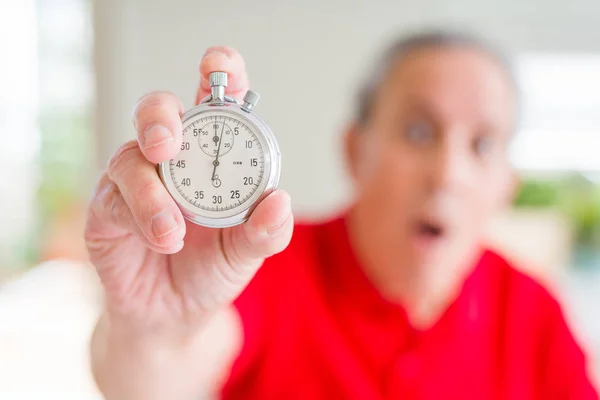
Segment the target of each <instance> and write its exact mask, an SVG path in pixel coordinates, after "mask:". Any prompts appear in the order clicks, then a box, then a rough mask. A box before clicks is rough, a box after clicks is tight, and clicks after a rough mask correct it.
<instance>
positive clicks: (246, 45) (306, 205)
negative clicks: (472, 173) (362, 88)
mask: <svg viewBox="0 0 600 400" xmlns="http://www.w3.org/2000/svg"><path fill="white" fill-rule="evenodd" d="M599 18H600V2H598V1H594V0H589V1H588V0H571V1H569V2H566V1H554V0H552V1H549V0H529V1H527V2H523V1H516V0H514V1H502V2H500V1H490V0H461V1H452V2H450V1H442V0H420V1H418V2H417V1H408V0H402V1H394V2H391V1H379V2H374V1H372V0H354V1H352V2H348V1H342V0H331V1H327V2H324V1H320V0H319V1H318V0H304V1H302V2H300V1H298V2H275V1H267V0H254V1H251V2H248V1H237V0H230V1H226V2H221V1H211V2H209V1H193V0H178V1H160V0H146V1H142V0H125V1H123V0H119V1H118V0H97V1H95V2H94V1H91V0H52V1H51V0H47V1H44V0H19V1H10V0H0V54H2V60H1V62H0V140H1V142H0V285H1V282H2V281H5V282H8V281H10V280H11V278H13V277H15V276H18V275H19V274H20V273H21V272H22V271H25V270H28V269H31V268H35V266H36V265H38V264H40V263H41V262H43V261H47V260H53V259H68V260H73V261H82V260H83V261H85V259H86V254H85V249H84V246H83V241H82V238H81V232H82V229H83V223H84V217H83V212H84V209H85V205H86V202H87V200H88V198H89V197H90V194H91V191H92V190H93V185H94V182H95V180H96V179H97V177H98V174H99V173H100V171H101V170H102V169H103V168H104V166H105V165H106V162H107V160H108V158H109V157H110V155H111V154H112V153H113V152H114V151H115V150H116V148H117V147H118V146H119V145H120V144H122V143H123V142H124V141H126V140H129V139H132V138H134V137H135V136H134V130H133V127H132V125H131V111H132V109H133V106H134V104H135V102H136V101H137V99H138V98H139V97H140V96H141V95H143V94H144V93H146V92H148V91H151V90H168V91H171V92H173V93H175V94H176V95H178V96H179V97H180V98H181V99H182V100H183V102H184V105H185V106H186V107H190V106H192V105H193V100H194V96H195V89H196V85H197V84H198V69H197V66H198V61H199V60H200V57H201V56H202V54H203V53H204V51H205V49H206V48H207V47H209V46H212V45H221V44H225V45H229V46H232V47H234V48H237V49H238V50H239V51H240V52H241V53H242V55H243V56H244V57H245V59H246V63H247V67H248V71H249V76H250V81H251V86H252V88H253V89H254V90H256V91H258V92H259V93H260V94H261V96H262V97H261V101H260V104H259V105H258V112H259V113H260V115H261V116H263V118H264V119H265V120H266V121H267V122H268V123H269V125H270V126H271V127H272V129H273V131H274V132H275V134H276V135H277V137H278V140H279V142H280V145H281V149H282V154H283V175H282V184H281V186H282V187H283V188H284V189H286V190H287V191H289V192H290V194H291V196H292V198H293V203H294V208H295V211H296V213H297V215H298V216H299V217H300V218H304V219H313V218H318V217H321V216H324V215H328V214H330V213H332V212H335V211H336V210H338V209H339V208H340V207H341V206H342V205H344V204H345V202H347V201H348V198H349V195H350V192H349V190H350V188H349V182H348V180H347V178H346V176H345V171H344V166H343V162H342V158H341V151H340V150H341V146H340V145H341V143H340V140H339V138H340V137H339V135H340V133H341V131H342V130H343V128H344V126H345V124H346V123H347V122H348V120H349V118H350V116H351V115H352V112H353V110H354V104H355V98H356V97H355V96H356V90H357V86H358V82H359V80H361V79H363V77H364V74H365V72H366V71H367V68H368V67H369V65H370V64H371V62H372V60H373V57H374V56H375V55H376V54H378V53H379V51H380V50H381V49H382V48H383V47H384V46H385V45H386V43H388V42H389V41H390V40H391V39H393V38H394V37H395V36H397V35H400V34H402V33H403V32H410V31H414V30H418V29H427V28H439V27H441V28H459V29H461V30H468V31H471V32H474V33H477V34H480V35H482V36H483V37H484V38H487V39H489V40H490V41H492V42H493V43H495V44H497V45H498V46H499V47H500V48H503V49H505V50H506V51H507V52H508V53H509V54H510V55H512V56H513V61H514V67H515V71H516V73H517V77H518V80H519V83H520V85H521V89H522V95H523V104H522V119H521V124H520V126H519V132H518V136H517V139H516V141H515V143H514V146H513V148H512V158H513V161H514V164H515V166H516V167H517V168H518V171H519V174H520V176H521V179H522V184H521V189H520V191H519V194H518V196H517V198H516V199H515V202H514V205H513V207H512V209H511V210H508V211H507V212H506V213H505V214H503V215H500V216H499V217H498V219H497V221H495V222H494V224H492V226H490V233H489V235H490V241H491V243H492V244H493V245H494V246H497V247H499V248H501V249H502V250H503V251H504V252H505V253H506V254H508V255H509V257H512V258H514V259H515V260H518V261H519V263H520V265H522V266H523V268H525V269H527V271H528V272H529V273H531V274H532V275H534V276H536V277H537V278H538V279H541V280H543V281H544V282H546V284H547V285H548V286H549V287H550V288H551V289H552V290H553V291H555V293H556V294H557V296H559V298H560V299H561V300H562V303H563V306H564V308H565V311H566V313H567V316H568V317H569V319H570V320H571V321H572V324H573V325H574V329H575V331H576V333H577V334H578V335H579V336H580V338H581V340H582V341H583V342H584V343H585V346H586V348H587V349H588V353H589V354H590V357H591V359H592V360H593V361H594V362H595V363H596V365H598V366H600V312H599V311H598V309H599V305H600V290H599V289H600V112H599V105H600V27H599V26H598V21H599ZM307 160H310V162H307ZM1 288H2V286H0V291H1ZM0 349H1V346H0ZM0 357H1V355H0ZM598 370H600V368H598ZM1 380H2V372H1V370H0V381H1Z"/></svg>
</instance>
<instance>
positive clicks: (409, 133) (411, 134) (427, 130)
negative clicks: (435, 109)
mask: <svg viewBox="0 0 600 400" xmlns="http://www.w3.org/2000/svg"><path fill="white" fill-rule="evenodd" d="M434 136H435V129H434V127H433V125H432V124H431V123H429V122H427V121H414V122H411V123H409V124H408V126H407V127H406V130H405V131H404V137H405V138H406V140H408V141H409V142H411V143H414V144H426V143H429V142H431V141H432V140H433V139H434Z"/></svg>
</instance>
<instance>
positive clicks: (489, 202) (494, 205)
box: [467, 172, 510, 228]
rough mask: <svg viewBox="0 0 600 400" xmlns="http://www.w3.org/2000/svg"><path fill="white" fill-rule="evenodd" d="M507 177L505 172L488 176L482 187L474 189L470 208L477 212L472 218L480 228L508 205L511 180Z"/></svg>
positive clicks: (482, 182)
mask: <svg viewBox="0 0 600 400" xmlns="http://www.w3.org/2000/svg"><path fill="white" fill-rule="evenodd" d="M506 175H507V174H505V173H503V172H498V173H495V174H489V175H486V179H483V180H482V181H481V185H480V186H479V187H477V188H474V189H473V193H471V196H470V198H471V199H472V202H471V205H470V208H471V210H474V211H475V212H473V213H472V214H471V216H472V218H476V223H477V226H478V227H482V228H484V227H485V226H486V224H487V223H488V222H489V220H490V219H491V218H492V217H494V216H495V215H496V214H497V213H498V212H499V211H500V210H502V209H503V208H504V207H506V206H507V205H508V203H509V200H510V198H509V196H508V193H507V190H508V186H509V183H508V179H509V178H508V176H506ZM468 214H469V213H467V215H468Z"/></svg>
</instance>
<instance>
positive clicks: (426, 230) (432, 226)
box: [417, 221, 445, 239]
mask: <svg viewBox="0 0 600 400" xmlns="http://www.w3.org/2000/svg"><path fill="white" fill-rule="evenodd" d="M444 233H445V232H444V227H443V226H442V225H441V224H437V223H434V222H430V221H421V222H419V223H418V224H417V234H418V235H419V236H420V237H422V238H424V239H440V238H442V237H443V236H444Z"/></svg>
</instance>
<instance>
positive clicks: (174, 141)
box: [85, 47, 293, 335]
mask: <svg viewBox="0 0 600 400" xmlns="http://www.w3.org/2000/svg"><path fill="white" fill-rule="evenodd" d="M215 70H218V71H225V72H227V73H228V74H229V86H228V87H227V94H228V95H229V96H232V97H237V98H240V97H241V96H242V95H243V93H245V92H246V90H247V88H248V79H247V76H246V71H245V65H244V61H243V59H242V57H241V56H240V54H239V53H237V52H236V51H235V50H233V49H230V48H226V47H217V48H211V49H209V50H208V51H207V53H206V54H205V55H204V57H203V59H202V61H201V63H200V74H201V80H200V88H199V89H198V92H197V96H196V103H198V101H199V100H200V99H202V98H203V97H204V96H206V95H207V94H209V93H210V87H209V83H208V74H209V73H210V72H212V71H215ZM183 111H184V110H183V107H182V104H181V102H180V101H179V100H178V99H177V98H175V96H173V95H171V94H168V93H151V94H148V95H146V96H144V97H142V98H141V99H140V101H139V102H138V104H137V106H136V107H135V111H134V125H135V128H136V130H137V132H138V138H137V141H131V142H128V143H126V144H125V145H123V146H122V147H121V149H120V150H118V151H117V153H116V154H115V155H114V156H113V157H112V159H111V160H110V163H109V165H108V169H107V171H106V173H105V174H104V175H103V176H102V178H101V179H100V182H99V184H98V187H97V190H96V192H95V195H94V198H93V200H92V202H91V205H90V207H89V212H88V218H87V224H86V228H85V240H86V243H87V247H88V250H89V253H90V256H91V260H92V262H93V264H94V265H95V266H96V268H97V271H98V274H99V276H100V278H101V280H102V283H103V285H104V288H105V291H106V303H107V304H106V306H107V313H108V314H109V315H110V317H111V320H112V321H117V322H118V323H122V324H124V325H127V329H133V330H134V331H135V332H136V334H150V332H153V333H154V334H159V335H180V334H182V335H187V334H189V333H190V332H193V331H195V330H197V329H198V327H199V326H201V325H202V323H203V321H205V320H206V319H207V318H208V316H210V315H211V314H212V313H213V312H215V311H216V310H217V309H219V308H221V307H222V306H224V305H226V304H228V303H230V302H231V301H232V300H233V299H234V298H235V297H236V296H237V295H238V293H239V292H240V291H241V290H242V289H243V288H244V287H245V286H246V285H247V283H248V282H249V281H250V279H251V278H252V277H253V275H254V273H255V272H256V271H257V269H258V268H259V267H260V265H261V264H262V262H263V260H264V259H265V257H269V256H271V255H272V254H274V253H277V252H280V251H282V250H283V249H284V248H285V247H286V246H287V244H288V243H289V240H290V238H291V235H292V230H293V216H292V213H291V208H290V199H289V196H288V195H287V194H286V193H284V192H282V191H275V192H273V193H272V194H271V195H269V196H268V197H267V198H265V199H264V200H263V201H262V202H261V203H260V204H259V205H258V206H257V208H256V209H255V211H254V212H253V214H252V216H251V217H250V219H249V220H248V221H247V222H246V223H244V224H242V225H238V226H235V227H232V228H226V229H210V228H204V227H200V226H197V225H194V224H192V223H189V222H186V221H185V220H184V218H183V216H182V214H181V212H180V210H179V208H178V207H177V205H176V204H175V202H174V201H173V200H172V198H171V196H170V195H169V193H168V192H167V190H166V189H165V187H164V186H163V184H162V183H161V181H160V179H159V177H158V175H157V173H156V169H155V164H156V163H158V162H162V161H165V160H169V159H171V158H173V157H175V156H176V155H177V153H178V151H179V150H180V146H181V141H182V125H181V115H182V114H183Z"/></svg>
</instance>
